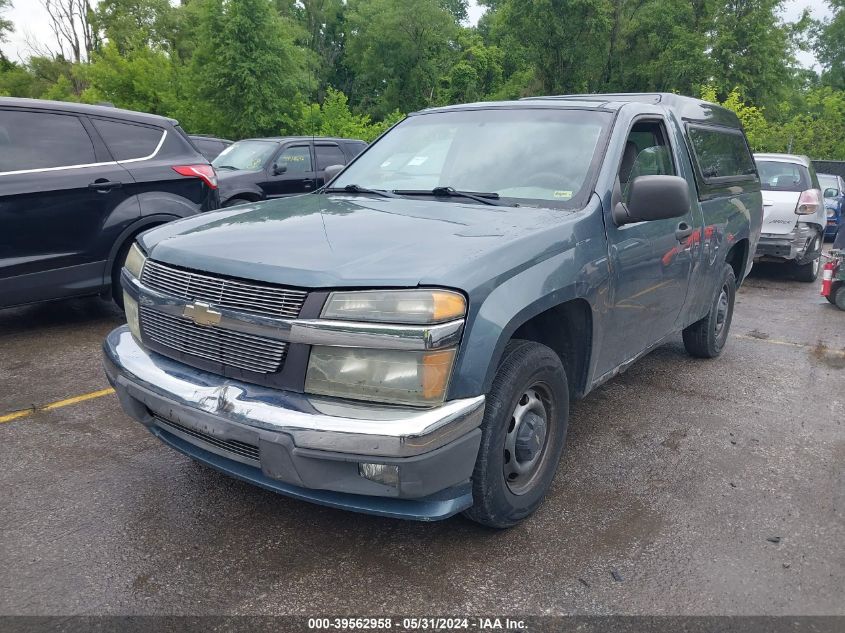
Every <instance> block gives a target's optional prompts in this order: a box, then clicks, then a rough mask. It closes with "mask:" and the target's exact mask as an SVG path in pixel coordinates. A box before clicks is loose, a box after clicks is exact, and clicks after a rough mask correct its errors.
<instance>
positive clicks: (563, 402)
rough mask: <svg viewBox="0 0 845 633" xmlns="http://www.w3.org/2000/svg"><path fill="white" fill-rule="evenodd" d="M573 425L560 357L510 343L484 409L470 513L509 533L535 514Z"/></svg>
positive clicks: (538, 346) (534, 345)
mask: <svg viewBox="0 0 845 633" xmlns="http://www.w3.org/2000/svg"><path fill="white" fill-rule="evenodd" d="M529 394H530V395H529ZM517 415H518V416H519V423H518V424H517V421H516V416H517ZM568 422H569V385H568V383H567V379H566V371H565V370H564V368H563V364H562V363H561V361H560V358H559V357H558V355H557V354H555V352H554V351H552V350H551V349H550V348H548V347H546V346H545V345H541V344H539V343H534V342H532V341H522V340H514V341H511V342H510V343H508V345H507V347H506V348H505V352H504V354H503V356H502V361H501V363H500V364H499V369H498V371H497V372H496V377H495V379H494V380H493V386H492V388H491V389H490V393H489V394H488V395H487V403H486V406H485V409H484V421H483V422H482V426H481V430H482V434H481V447H480V448H479V451H478V459H477V460H476V463H475V470H474V471H473V474H472V493H473V500H474V505H473V506H472V507H471V508H470V509H468V510H467V511H466V512H465V513H464V514H465V515H466V516H467V517H469V518H470V519H472V520H473V521H476V522H477V523H481V524H482V525H486V526H489V527H494V528H507V527H511V526H513V525H516V524H517V523H519V522H520V521H522V520H523V519H525V518H526V517H528V516H529V515H530V514H531V513H532V512H534V510H536V509H537V507H538V506H539V505H540V503H542V501H543V498H544V497H545V495H546V492H547V491H548V489H549V486H550V485H551V483H552V480H553V479H554V476H555V473H556V472H557V466H558V462H559V461H560V456H561V453H562V452H563V447H564V444H565V440H566V428H567V424H568ZM541 435H542V439H541ZM508 447H511V448H513V453H511V451H509V450H508ZM518 453H522V457H523V461H520V460H519V459H517V454H518ZM518 468H526V472H524V473H521V474H517V473H516V472H515V470H516V469H518ZM506 473H507V475H506Z"/></svg>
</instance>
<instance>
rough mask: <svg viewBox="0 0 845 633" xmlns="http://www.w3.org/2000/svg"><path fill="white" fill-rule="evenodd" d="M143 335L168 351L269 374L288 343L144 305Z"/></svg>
mask: <svg viewBox="0 0 845 633" xmlns="http://www.w3.org/2000/svg"><path fill="white" fill-rule="evenodd" d="M140 316H141V332H142V333H143V336H145V337H149V338H150V339H151V340H152V341H154V342H155V343H158V344H159V345H163V346H164V347H167V348H169V349H172V350H175V351H177V352H181V353H183V354H190V355H192V356H199V357H200V358H204V359H206V360H211V361H214V362H217V363H221V364H223V365H228V366H230V367H237V368H239V369H245V370H247V371H253V372H257V373H262V374H269V373H273V372H275V371H278V370H279V368H280V367H281V365H282V362H283V361H284V358H285V354H286V353H287V348H288V344H287V343H286V342H284V341H278V340H274V339H269V338H263V337H260V336H255V335H253V334H245V333H243V332H236V331H234V330H224V329H222V328H217V327H203V326H200V325H196V324H195V323H194V322H193V321H190V320H188V319H184V318H181V317H175V316H171V315H169V314H165V313H164V312H158V311H157V310H154V309H151V308H148V307H146V306H141V310H140Z"/></svg>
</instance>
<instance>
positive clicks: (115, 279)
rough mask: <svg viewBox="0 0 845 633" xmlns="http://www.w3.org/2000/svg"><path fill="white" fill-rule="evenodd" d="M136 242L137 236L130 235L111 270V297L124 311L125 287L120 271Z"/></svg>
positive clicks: (118, 252)
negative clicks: (121, 283) (122, 284)
mask: <svg viewBox="0 0 845 633" xmlns="http://www.w3.org/2000/svg"><path fill="white" fill-rule="evenodd" d="M134 243H135V236H134V235H133V236H132V237H130V238H129V239H128V240H126V242H125V243H124V244H123V245H122V246H121V247H120V250H119V251H117V257H115V258H114V265H113V266H112V271H111V298H112V301H114V302H115V305H117V307H118V308H120V310H121V312H122V311H123V287H122V286H121V285H120V271H121V270H123V264H125V263H126V256H127V255H128V254H129V249H130V248H132V244H134Z"/></svg>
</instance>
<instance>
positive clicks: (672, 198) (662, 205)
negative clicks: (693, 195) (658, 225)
mask: <svg viewBox="0 0 845 633" xmlns="http://www.w3.org/2000/svg"><path fill="white" fill-rule="evenodd" d="M689 208H690V199H689V186H688V185H687V181H686V180H684V179H683V178H681V177H680V176H638V177H637V178H634V179H633V180H632V181H631V182H630V184H629V185H628V203H627V204H625V203H624V202H618V203H617V204H616V206H615V207H614V208H613V221H614V222H615V223H616V226H622V225H623V224H631V223H632V222H643V221H648V220H665V219H668V218H679V217H682V216H684V215H686V214H687V213H688V212H689Z"/></svg>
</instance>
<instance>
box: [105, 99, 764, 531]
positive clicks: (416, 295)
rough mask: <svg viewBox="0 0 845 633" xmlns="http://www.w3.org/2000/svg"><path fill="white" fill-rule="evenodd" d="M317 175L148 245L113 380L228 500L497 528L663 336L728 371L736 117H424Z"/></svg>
mask: <svg viewBox="0 0 845 633" xmlns="http://www.w3.org/2000/svg"><path fill="white" fill-rule="evenodd" d="M329 171H334V173H337V172H338V171H339V172H340V173H339V174H337V175H335V176H334V178H333V179H332V180H331V181H330V182H329V183H328V185H327V186H325V187H323V188H322V189H321V190H319V191H316V192H314V193H311V194H307V195H302V196H298V197H292V198H286V199H279V200H272V201H267V202H261V203H255V204H246V205H243V206H238V207H233V208H229V209H224V210H221V211H218V212H215V213H209V214H203V215H201V216H197V217H192V218H188V219H185V220H181V221H178V222H173V223H170V224H166V225H164V226H161V227H158V228H156V229H153V230H151V231H148V232H146V233H143V234H142V235H140V237H139V238H138V241H137V242H136V244H135V245H134V246H133V248H132V249H131V251H130V252H129V255H128V257H127V259H126V265H125V267H124V269H123V273H122V284H123V289H124V297H125V298H124V301H125V306H126V316H127V321H128V324H127V325H125V326H123V327H120V328H118V329H116V330H115V331H113V332H112V333H111V334H109V336H108V338H107V339H106V341H105V343H104V359H105V369H106V373H107V375H108V377H109V380H110V382H111V383H112V385H114V387H115V389H116V390H117V393H118V396H119V398H120V401H121V403H122V405H123V408H124V409H125V410H126V412H127V413H128V414H129V415H130V416H132V417H133V418H134V419H136V420H138V421H139V422H141V423H142V424H144V425H145V426H146V427H147V428H149V430H150V431H151V432H152V433H153V434H154V435H156V436H157V437H158V438H159V439H161V440H162V441H164V442H165V443H167V444H169V445H170V446H172V447H173V448H175V449H176V450H178V451H181V452H182V453H185V454H187V455H190V456H191V457H193V458H194V459H196V460H198V461H200V462H203V463H205V464H208V465H210V466H212V467H214V468H216V469H218V470H220V471H223V472H225V473H228V474H230V475H232V476H234V477H238V478H240V479H243V480H246V481H249V482H252V483H254V484H257V485H259V486H263V487H265V488H269V489H271V490H275V491H278V492H280V493H282V494H285V495H289V496H292V497H296V498H300V499H305V500H309V501H312V502H316V503H321V504H325V505H328V506H333V507H338V508H345V509H349V510H355V511H361V512H369V513H374V514H380V515H385V516H392V517H404V518H412V519H420V520H436V519H443V518H446V517H449V516H451V515H454V514H456V513H458V512H464V513H465V514H466V515H467V516H469V517H470V518H471V519H474V520H476V521H478V522H480V523H483V524H485V525H489V526H494V527H500V528H501V527H508V526H511V525H514V524H515V523H517V522H519V521H520V520H522V519H524V518H526V517H527V516H529V515H530V514H531V513H532V512H533V511H534V510H535V509H536V508H537V507H538V506H539V504H540V503H541V502H542V499H543V497H544V495H545V493H546V491H547V490H548V488H549V486H550V484H551V482H552V479H553V478H554V476H555V471H556V470H557V466H558V462H559V461H560V459H561V454H562V452H563V448H564V443H565V439H566V431H567V424H568V421H569V405H570V401H571V400H572V399H573V398H580V397H583V396H584V395H585V394H587V393H589V392H590V391H591V390H592V389H595V388H596V387H597V386H599V385H601V384H602V383H603V382H605V381H607V380H608V379H610V378H612V377H613V376H614V375H616V374H618V373H619V372H621V371H623V370H624V369H626V368H627V367H628V366H629V365H630V364H631V363H633V362H634V361H635V360H637V359H638V358H640V357H641V356H643V355H644V354H647V353H648V352H649V351H650V350H652V349H654V348H655V347H656V346H658V345H660V344H661V343H662V342H663V341H665V340H666V339H667V337H670V336H672V335H675V334H676V333H678V332H682V333H683V340H684V344H685V346H686V348H687V350H688V351H689V353H690V354H692V355H693V356H696V357H701V358H714V357H716V356H718V355H719V354H720V353H721V351H722V350H723V348H724V346H725V345H726V343H727V341H728V331H729V328H730V324H731V315H732V312H733V308H734V296H735V293H736V289H737V288H738V286H739V285H740V283H741V282H742V280H743V279H744V278H745V276H746V275H747V274H748V272H749V269H750V267H751V264H752V257H753V254H754V252H755V249H756V246H757V240H758V237H759V234H760V225H761V219H762V212H763V208H762V199H761V194H760V180H759V177H758V174H757V170H756V167H755V164H754V161H753V159H752V155H751V152H750V151H749V148H748V144H747V141H746V138H745V135H744V134H743V131H742V127H741V125H740V122H739V121H738V119H737V118H736V116H735V115H734V114H733V113H731V112H730V111H728V110H726V109H724V108H721V107H719V106H717V105H713V104H711V103H705V102H703V101H699V100H696V99H691V98H686V97H681V96H677V95H669V94H625V95H573V96H561V97H544V98H532V99H525V100H521V101H509V102H499V103H477V104H469V105H458V106H450V107H444V108H434V109H429V110H424V111H422V112H418V113H415V114H413V115H411V116H408V117H407V118H406V119H405V120H404V121H402V122H401V123H399V124H397V125H396V126H394V127H393V128H392V129H390V130H389V131H388V132H386V133H385V134H384V135H383V136H382V137H381V138H379V139H378V140H377V141H376V142H375V143H373V144H372V145H370V146H369V147H368V148H367V149H366V150H365V151H364V152H363V153H362V154H360V155H359V156H358V157H357V158H356V159H355V160H354V161H352V162H351V163H350V164H349V165H347V166H346V167H344V168H343V169H342V170H341V169H340V168H337V169H335V170H329ZM619 413H620V415H625V412H624V411H620V412H619Z"/></svg>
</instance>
